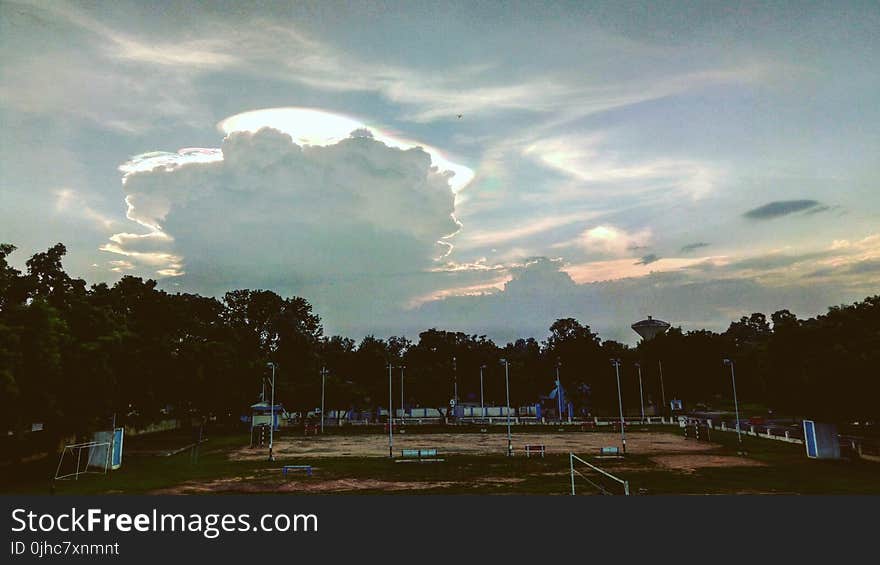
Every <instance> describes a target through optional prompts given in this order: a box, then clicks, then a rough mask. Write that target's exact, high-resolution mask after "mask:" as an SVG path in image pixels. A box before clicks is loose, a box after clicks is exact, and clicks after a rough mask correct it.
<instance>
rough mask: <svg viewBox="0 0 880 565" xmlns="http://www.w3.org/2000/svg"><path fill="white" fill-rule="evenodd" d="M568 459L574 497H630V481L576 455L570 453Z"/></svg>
mask: <svg viewBox="0 0 880 565" xmlns="http://www.w3.org/2000/svg"><path fill="white" fill-rule="evenodd" d="M568 459H569V466H570V471H571V494H572V496H575V495H577V494H601V495H616V494H617V495H625V496H628V495H629V481H626V480H624V479H621V478H620V477H616V476H614V475H612V474H611V473H609V472H608V471H606V470H604V469H600V468H599V467H597V466H596V465H593V464H592V463H590V462H589V461H585V460H583V459H581V458H580V457H578V456H577V455H575V454H574V453H569V454H568ZM579 489H580V490H579Z"/></svg>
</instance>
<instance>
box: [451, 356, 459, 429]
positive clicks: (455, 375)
mask: <svg viewBox="0 0 880 565" xmlns="http://www.w3.org/2000/svg"><path fill="white" fill-rule="evenodd" d="M452 399H453V400H455V406H458V367H457V366H456V364H455V356H454V355H453V356H452ZM452 415H453V416H455V407H453V414H452Z"/></svg>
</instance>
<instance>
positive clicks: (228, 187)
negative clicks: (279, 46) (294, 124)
mask: <svg viewBox="0 0 880 565" xmlns="http://www.w3.org/2000/svg"><path fill="white" fill-rule="evenodd" d="M121 170H122V171H123V172H124V174H125V176H124V184H123V189H124V192H125V197H126V203H127V205H128V217H129V218H130V219H131V220H133V221H134V222H137V224H140V226H143V230H142V233H130V232H122V233H117V234H115V235H113V236H112V237H111V239H110V241H109V242H108V243H107V244H105V245H104V246H103V247H102V250H104V251H106V252H109V253H113V254H116V255H119V256H122V259H120V260H116V261H115V262H114V263H113V264H112V266H111V267H112V268H114V269H119V270H122V269H131V268H132V266H133V265H134V266H136V267H140V268H141V269H147V270H149V271H150V274H152V275H153V276H155V275H157V274H158V275H159V276H164V277H176V280H175V281H174V282H176V283H177V284H179V285H182V286H184V287H185V288H187V289H190V290H194V291H198V292H204V293H209V294H213V293H219V292H223V291H225V290H228V289H230V288H236V287H239V288H240V287H252V288H253V287H262V288H273V289H276V290H278V291H280V292H282V293H290V294H298V295H302V296H305V297H306V298H308V299H310V300H312V301H313V302H314V303H315V304H316V306H317V307H318V311H319V312H320V313H321V314H322V315H324V316H326V317H327V318H328V321H329V324H330V325H331V326H333V324H334V323H338V324H339V325H337V326H335V327H337V328H340V327H341V325H342V324H343V320H346V321H347V322H350V323H356V322H357V321H358V319H359V318H360V316H361V315H365V316H367V315H377V316H378V315H382V313H383V312H385V313H387V311H388V309H389V308H390V309H399V308H402V307H404V306H405V305H406V303H407V301H408V300H410V299H411V298H412V297H413V296H417V295H421V294H425V293H426V292H430V291H432V290H436V288H437V285H438V283H439V284H441V285H442V284H447V281H445V280H443V278H442V277H434V278H433V279H432V278H431V276H430V274H431V270H432V269H433V268H435V267H436V266H437V264H438V263H437V259H438V258H439V257H441V256H443V255H444V254H445V253H447V252H448V248H449V246H450V245H451V243H449V241H448V240H449V239H450V234H454V233H456V232H457V231H458V230H459V228H460V223H459V222H458V221H457V220H456V219H455V216H454V211H455V209H454V197H455V195H454V193H453V191H452V189H451V186H450V183H451V180H452V178H454V177H453V175H454V174H455V173H453V172H450V171H448V170H443V169H441V168H440V167H438V166H437V165H436V164H435V163H434V161H433V160H432V156H431V155H430V154H429V153H428V152H427V151H425V150H424V149H422V148H420V147H412V148H409V149H401V148H398V147H391V146H389V145H387V144H385V143H383V142H382V141H380V140H379V139H375V138H374V137H370V136H366V135H363V132H356V134H355V136H353V137H347V138H345V139H342V140H339V141H337V142H335V143H333V142H329V143H328V144H327V145H300V144H297V143H296V142H295V141H294V140H293V139H292V138H291V136H290V135H289V134H287V133H283V132H281V131H278V130H274V129H266V128H264V129H260V130H258V131H255V132H250V131H238V132H232V133H230V134H229V135H228V136H227V137H226V139H225V140H224V142H223V146H222V148H220V149H219V150H198V151H194V150H185V151H182V152H178V153H163V152H156V153H152V154H147V155H146V156H139V157H138V158H135V159H133V160H132V161H130V162H128V163H126V164H125V165H123V166H122V167H121ZM132 231H133V232H136V231H137V230H132ZM444 238H445V239H444ZM441 281H442V282H441ZM470 284H474V285H478V284H481V281H470Z"/></svg>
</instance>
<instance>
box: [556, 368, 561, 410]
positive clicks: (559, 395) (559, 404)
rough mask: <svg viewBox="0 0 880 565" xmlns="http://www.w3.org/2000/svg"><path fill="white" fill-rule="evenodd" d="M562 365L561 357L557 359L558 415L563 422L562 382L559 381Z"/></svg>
mask: <svg viewBox="0 0 880 565" xmlns="http://www.w3.org/2000/svg"><path fill="white" fill-rule="evenodd" d="M561 365H562V362H561V361H559V359H557V360H556V415H557V416H559V421H560V423H561V422H562V384H561V383H560V382H559V367H560V366H561Z"/></svg>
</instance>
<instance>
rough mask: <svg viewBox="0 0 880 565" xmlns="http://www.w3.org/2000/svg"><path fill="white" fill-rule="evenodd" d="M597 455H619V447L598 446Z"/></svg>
mask: <svg viewBox="0 0 880 565" xmlns="http://www.w3.org/2000/svg"><path fill="white" fill-rule="evenodd" d="M599 455H605V456H617V455H620V448H619V447H617V446H612V447H600V448H599Z"/></svg>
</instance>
